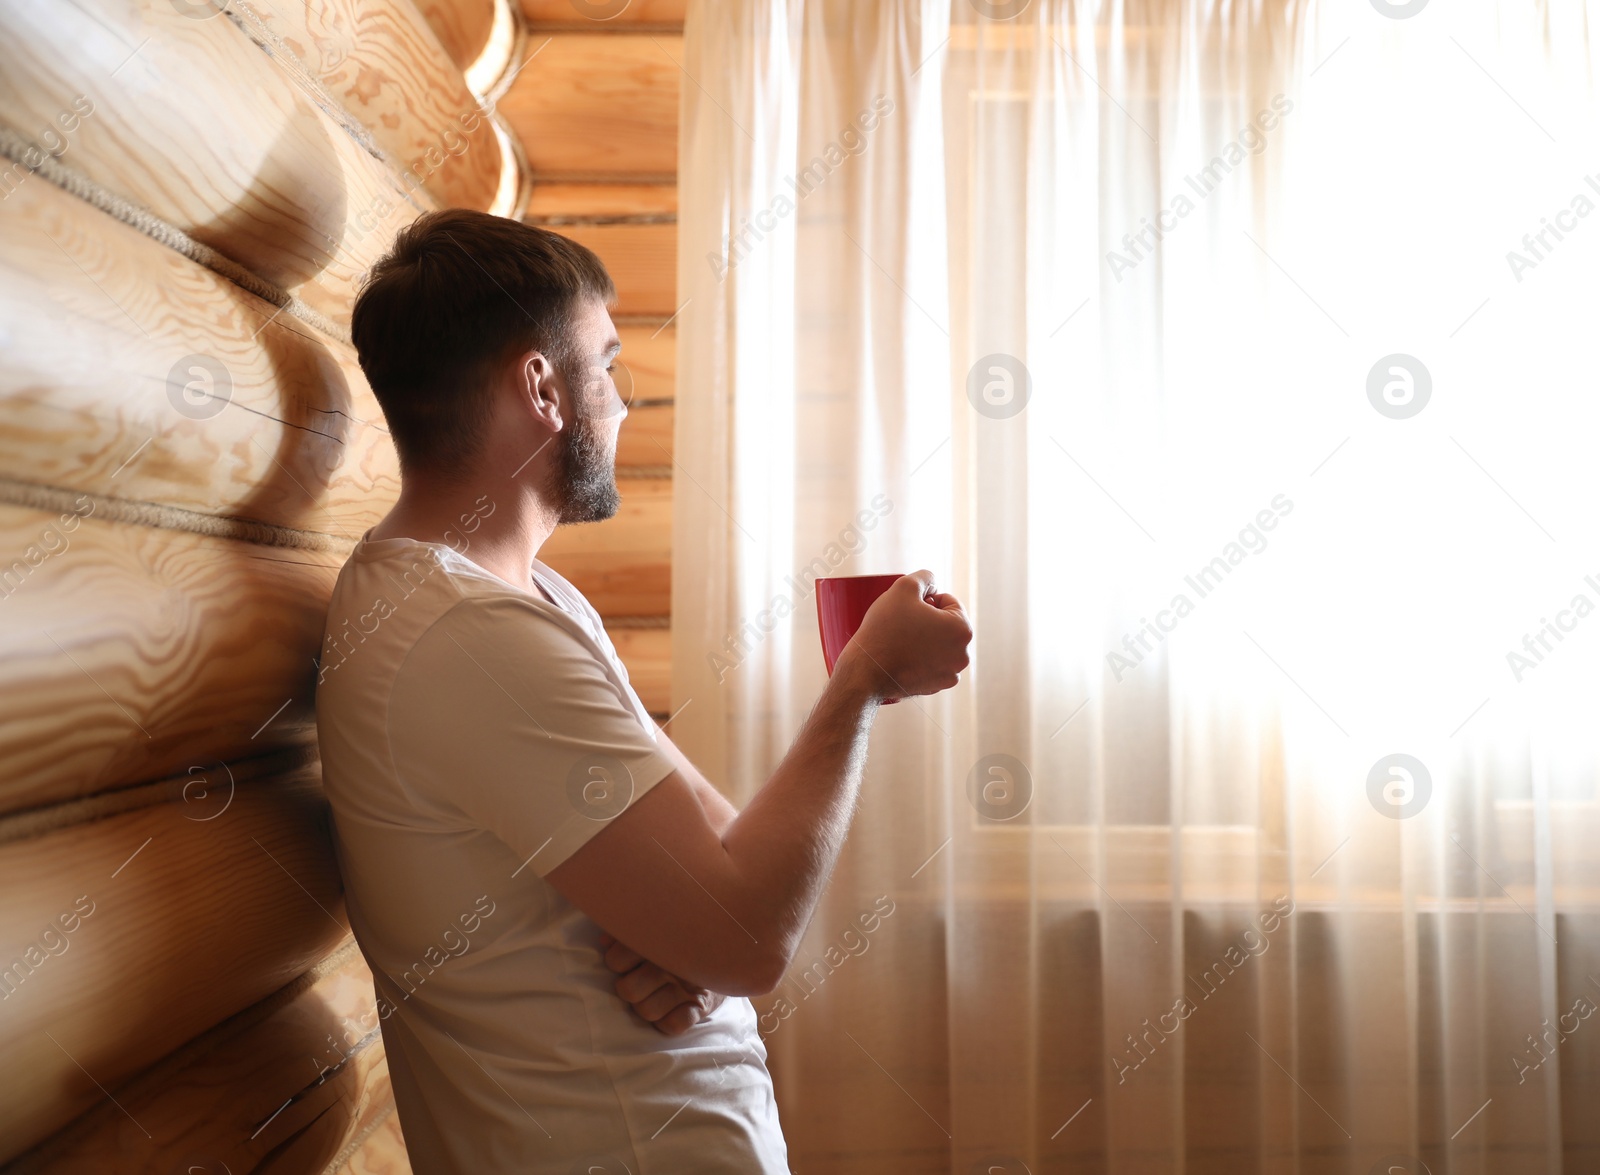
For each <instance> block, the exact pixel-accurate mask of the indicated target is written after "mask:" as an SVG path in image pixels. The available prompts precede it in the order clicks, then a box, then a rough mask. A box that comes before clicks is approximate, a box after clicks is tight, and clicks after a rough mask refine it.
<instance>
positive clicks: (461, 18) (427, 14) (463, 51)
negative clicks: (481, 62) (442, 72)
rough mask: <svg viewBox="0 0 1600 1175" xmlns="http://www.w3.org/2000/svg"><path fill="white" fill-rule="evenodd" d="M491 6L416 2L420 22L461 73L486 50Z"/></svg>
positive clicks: (486, 2)
mask: <svg viewBox="0 0 1600 1175" xmlns="http://www.w3.org/2000/svg"><path fill="white" fill-rule="evenodd" d="M494 6H495V0H417V10H418V11H419V12H421V13H422V18H423V19H424V20H426V21H427V22H428V27H429V28H431V29H432V30H433V35H434V36H436V37H438V38H439V44H440V45H442V46H443V47H444V51H445V52H446V53H447V54H449V56H450V60H451V61H453V62H455V65H456V68H457V69H459V70H462V71H463V72H465V71H466V69H467V67H468V66H470V65H471V64H472V63H473V62H474V61H476V60H478V57H479V55H480V54H482V53H483V51H484V49H485V48H487V47H488V44H489V34H490V32H492V31H493V29H494Z"/></svg>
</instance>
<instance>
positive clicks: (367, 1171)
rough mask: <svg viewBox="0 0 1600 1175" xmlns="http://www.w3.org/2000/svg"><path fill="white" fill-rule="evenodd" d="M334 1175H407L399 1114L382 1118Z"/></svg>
mask: <svg viewBox="0 0 1600 1175" xmlns="http://www.w3.org/2000/svg"><path fill="white" fill-rule="evenodd" d="M334 1175H411V1160H410V1159H409V1158H408V1157H407V1156H406V1141H405V1137H404V1136H403V1135H402V1134H401V1133H400V1115H399V1114H390V1115H389V1116H388V1117H387V1118H385V1119H384V1120H383V1121H382V1122H381V1123H380V1124H379V1125H378V1128H377V1129H376V1130H374V1131H373V1132H372V1133H371V1134H369V1135H367V1138H366V1141H365V1142H363V1143H362V1144H361V1149H360V1150H358V1151H357V1152H356V1153H355V1154H353V1155H351V1156H350V1161H349V1162H347V1163H346V1164H345V1165H344V1166H343V1167H340V1168H339V1170H338V1171H336V1172H334Z"/></svg>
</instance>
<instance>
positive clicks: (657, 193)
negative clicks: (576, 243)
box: [527, 183, 678, 225]
mask: <svg viewBox="0 0 1600 1175" xmlns="http://www.w3.org/2000/svg"><path fill="white" fill-rule="evenodd" d="M677 215H678V186H677V185H676V184H630V183H614V184H601V183H588V184H583V183H541V184H535V185H534V189H533V197H532V199H530V200H529V201H528V212H527V217H528V219H529V220H531V221H534V222H536V223H538V224H549V225H557V224H573V223H582V222H583V221H585V220H593V219H595V218H597V217H625V216H632V217H659V218H663V219H674V220H675V219H676V218H677Z"/></svg>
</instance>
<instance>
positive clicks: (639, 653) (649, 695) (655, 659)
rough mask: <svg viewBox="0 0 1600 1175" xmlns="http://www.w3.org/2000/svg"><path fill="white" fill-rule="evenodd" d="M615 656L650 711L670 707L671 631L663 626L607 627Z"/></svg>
mask: <svg viewBox="0 0 1600 1175" xmlns="http://www.w3.org/2000/svg"><path fill="white" fill-rule="evenodd" d="M606 633H607V635H608V636H610V637H611V643H612V644H613V645H614V646H616V650H617V656H619V657H621V658H622V663H623V665H625V666H626V667H627V669H628V680H629V681H630V682H631V683H632V684H633V688H634V691H635V692H636V693H637V694H638V695H639V700H640V701H641V702H643V703H644V705H645V709H647V710H649V711H650V712H651V713H652V714H666V713H669V712H670V711H671V710H672V631H671V630H670V629H667V628H608V629H607V630H606Z"/></svg>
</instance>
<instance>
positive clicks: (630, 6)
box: [522, 0, 688, 28]
mask: <svg viewBox="0 0 1600 1175" xmlns="http://www.w3.org/2000/svg"><path fill="white" fill-rule="evenodd" d="M687 6H688V0H522V11H523V14H524V15H525V16H526V17H527V18H528V19H529V20H530V21H532V22H534V23H535V24H572V23H573V22H575V21H583V22H585V23H605V24H607V25H609V26H612V27H616V28H625V27H627V26H628V25H636V24H657V25H678V26H679V27H680V28H681V27H682V25H683V13H684V9H685V8H686V7H687ZM619 10H620V11H619Z"/></svg>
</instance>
